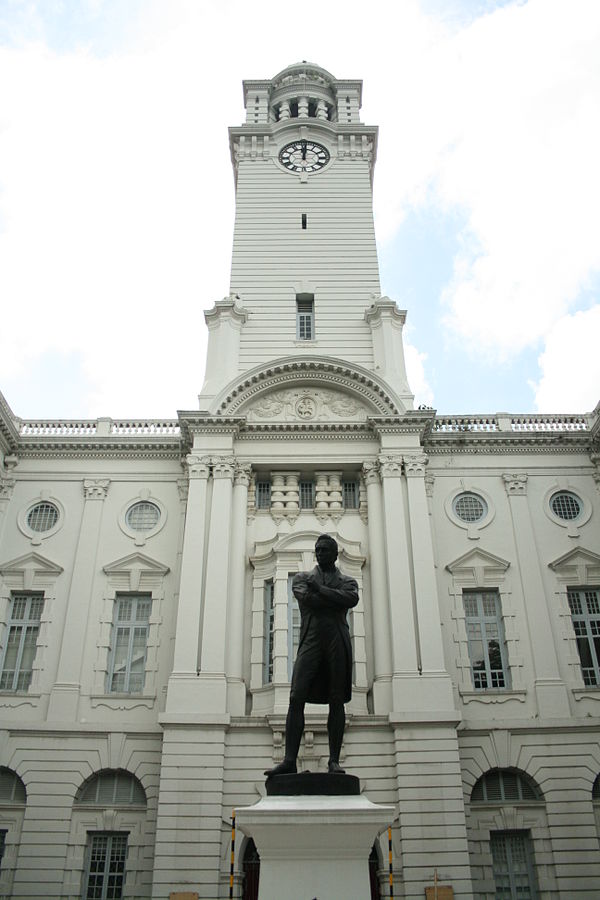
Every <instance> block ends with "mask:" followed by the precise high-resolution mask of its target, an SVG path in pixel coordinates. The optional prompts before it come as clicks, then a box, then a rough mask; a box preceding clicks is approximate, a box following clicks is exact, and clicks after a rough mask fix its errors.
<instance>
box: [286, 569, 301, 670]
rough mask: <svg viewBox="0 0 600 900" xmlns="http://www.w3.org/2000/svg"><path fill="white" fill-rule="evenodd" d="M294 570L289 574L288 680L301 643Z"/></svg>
mask: <svg viewBox="0 0 600 900" xmlns="http://www.w3.org/2000/svg"><path fill="white" fill-rule="evenodd" d="M293 578H294V572H291V573H290V574H289V575H288V681H291V680H292V670H293V668H294V662H295V659H296V653H297V652H298V644H299V643H300V607H299V606H298V601H297V600H296V598H295V597H294V594H293V593H292V580H293Z"/></svg>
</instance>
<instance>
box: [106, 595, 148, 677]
mask: <svg viewBox="0 0 600 900" xmlns="http://www.w3.org/2000/svg"><path fill="white" fill-rule="evenodd" d="M151 608H152V597H150V596H148V595H137V596H133V595H129V594H127V595H124V596H122V597H117V599H116V601H115V621H114V625H113V635H112V651H111V654H110V661H109V671H108V687H107V689H108V691H109V692H111V693H112V692H116V693H139V692H140V691H142V690H143V689H144V679H145V674H146V671H145V670H146V648H147V644H148V630H149V619H150V610H151Z"/></svg>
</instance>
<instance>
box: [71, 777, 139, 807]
mask: <svg viewBox="0 0 600 900" xmlns="http://www.w3.org/2000/svg"><path fill="white" fill-rule="evenodd" d="M77 802H78V803H80V804H83V805H85V806H108V807H112V806H132V805H133V806H145V805H146V793H145V791H144V788H143V787H142V785H141V783H140V782H139V781H138V779H137V778H136V777H135V775H131V773H130V772H123V771H121V770H115V769H109V770H106V771H105V772H99V773H98V774H97V775H94V776H92V778H90V779H89V781H86V783H85V784H84V785H83V787H82V789H81V791H80V794H79V797H78V800H77Z"/></svg>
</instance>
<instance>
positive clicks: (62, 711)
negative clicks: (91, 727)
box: [47, 682, 80, 722]
mask: <svg viewBox="0 0 600 900" xmlns="http://www.w3.org/2000/svg"><path fill="white" fill-rule="evenodd" d="M79 691H80V685H79V684H78V683H77V682H64V683H60V684H59V683H58V682H57V683H56V684H55V685H54V686H53V687H52V690H51V692H50V698H49V701H48V713H47V719H48V721H49V722H77V721H78V715H77V712H78V709H79Z"/></svg>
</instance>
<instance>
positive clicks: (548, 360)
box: [532, 305, 600, 412]
mask: <svg viewBox="0 0 600 900" xmlns="http://www.w3.org/2000/svg"><path fill="white" fill-rule="evenodd" d="M599 346H600V305H597V306H594V307H592V308H591V309H587V310H584V311H582V312H577V313H575V314H574V315H569V316H564V317H563V318H562V319H559V320H558V321H557V322H556V323H555V325H554V327H553V328H552V330H551V331H550V333H549V335H548V338H547V340H546V349H545V350H544V352H543V353H542V355H541V356H540V359H539V364H540V369H541V372H542V376H541V378H540V380H539V382H538V383H537V384H534V385H532V387H533V388H534V390H535V402H536V406H537V408H538V410H540V411H541V412H552V411H555V410H558V411H560V412H591V410H593V409H594V408H595V406H596V404H597V403H598V402H599V401H600V354H599V353H598V347H599ZM573 397H577V400H578V403H577V405H576V406H575V407H574V405H573Z"/></svg>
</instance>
